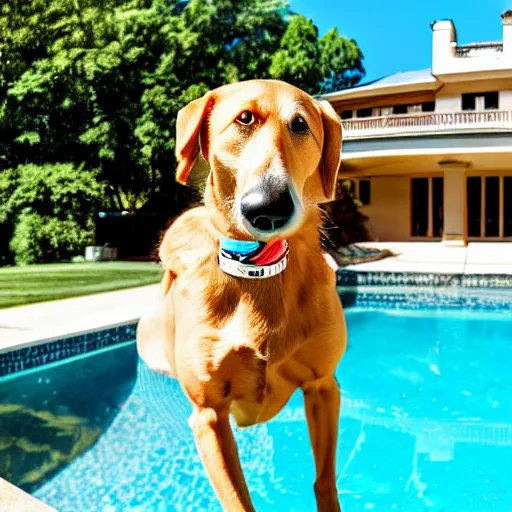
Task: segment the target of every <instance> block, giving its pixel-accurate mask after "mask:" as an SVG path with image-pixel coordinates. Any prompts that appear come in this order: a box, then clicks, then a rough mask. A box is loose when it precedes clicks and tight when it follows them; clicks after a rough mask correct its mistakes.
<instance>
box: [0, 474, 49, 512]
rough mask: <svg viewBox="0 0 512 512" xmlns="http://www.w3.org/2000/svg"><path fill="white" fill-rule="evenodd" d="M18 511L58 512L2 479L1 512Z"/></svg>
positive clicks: (0, 480) (0, 492) (0, 483)
mask: <svg viewBox="0 0 512 512" xmlns="http://www.w3.org/2000/svg"><path fill="white" fill-rule="evenodd" d="M16 510H27V511H30V512H57V510H56V509H54V508H53V507H50V505H47V504H46V503H43V502H42V501H41V500H38V499H37V498H35V497H34V496H32V495H30V494H28V493H27V492H25V491H24V490H22V489H20V488H19V487H17V486H16V485H14V484H11V483H10V482H8V481H7V480H5V479H3V478H0V512H13V511H16Z"/></svg>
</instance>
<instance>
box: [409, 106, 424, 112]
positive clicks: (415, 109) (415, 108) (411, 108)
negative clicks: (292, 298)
mask: <svg viewBox="0 0 512 512" xmlns="http://www.w3.org/2000/svg"><path fill="white" fill-rule="evenodd" d="M421 111H422V110H421V105H408V106H407V113H408V114H417V113H418V112H421Z"/></svg>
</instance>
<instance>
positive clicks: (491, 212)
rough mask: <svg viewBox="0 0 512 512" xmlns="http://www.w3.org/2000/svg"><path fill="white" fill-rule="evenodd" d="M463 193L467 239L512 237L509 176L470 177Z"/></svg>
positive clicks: (511, 188) (511, 203)
mask: <svg viewBox="0 0 512 512" xmlns="http://www.w3.org/2000/svg"><path fill="white" fill-rule="evenodd" d="M466 193H467V195H466V200H467V209H466V211H467V229H468V237H470V238H482V239H485V238H487V239H500V238H505V237H512V202H511V198H512V195H511V194H512V176H470V177H468V178H467V181H466ZM507 198H508V200H507Z"/></svg>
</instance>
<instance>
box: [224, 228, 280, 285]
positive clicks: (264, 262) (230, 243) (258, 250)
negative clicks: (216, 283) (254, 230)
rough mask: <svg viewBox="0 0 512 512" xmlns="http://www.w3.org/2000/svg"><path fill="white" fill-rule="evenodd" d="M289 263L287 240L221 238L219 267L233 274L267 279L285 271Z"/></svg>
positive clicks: (248, 277)
mask: <svg viewBox="0 0 512 512" xmlns="http://www.w3.org/2000/svg"><path fill="white" fill-rule="evenodd" d="M287 264H288V242H287V241H286V240H273V241H272V242H268V243H266V242H257V241H252V242H250V241H245V240H233V239H231V238H225V237H223V238H221V240H220V247H219V267H220V269H221V270H222V271H223V272H225V273H226V274H229V275H231V276H234V277H242V278H245V279H265V278H267V277H273V276H276V275H278V274H280V273H281V272H283V270H284V269H285V268H286V266H287Z"/></svg>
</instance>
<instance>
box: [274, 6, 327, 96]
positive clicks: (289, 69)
mask: <svg viewBox="0 0 512 512" xmlns="http://www.w3.org/2000/svg"><path fill="white" fill-rule="evenodd" d="M320 55H321V54H320V47H319V44H318V29H317V28H316V27H315V25H313V22H312V21H311V20H308V19H306V18H305V17H304V16H301V15H295V16H294V17H293V18H292V20H291V21H290V23H289V24H288V27H287V29H286V32H285V34H284V35H283V37H282V39H281V43H280V47H279V50H278V51H277V52H276V53H275V54H274V56H273V57H272V64H271V66H270V74H271V76H272V77H273V78H276V79H278V80H284V81H285V82H290V83H292V84H295V85H297V86H299V87H301V88H302V89H304V90H305V91H307V92H310V93H312V94H314V93H316V92H318V84H319V82H320V80H321V79H322V74H321V68H320V65H319V60H320Z"/></svg>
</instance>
